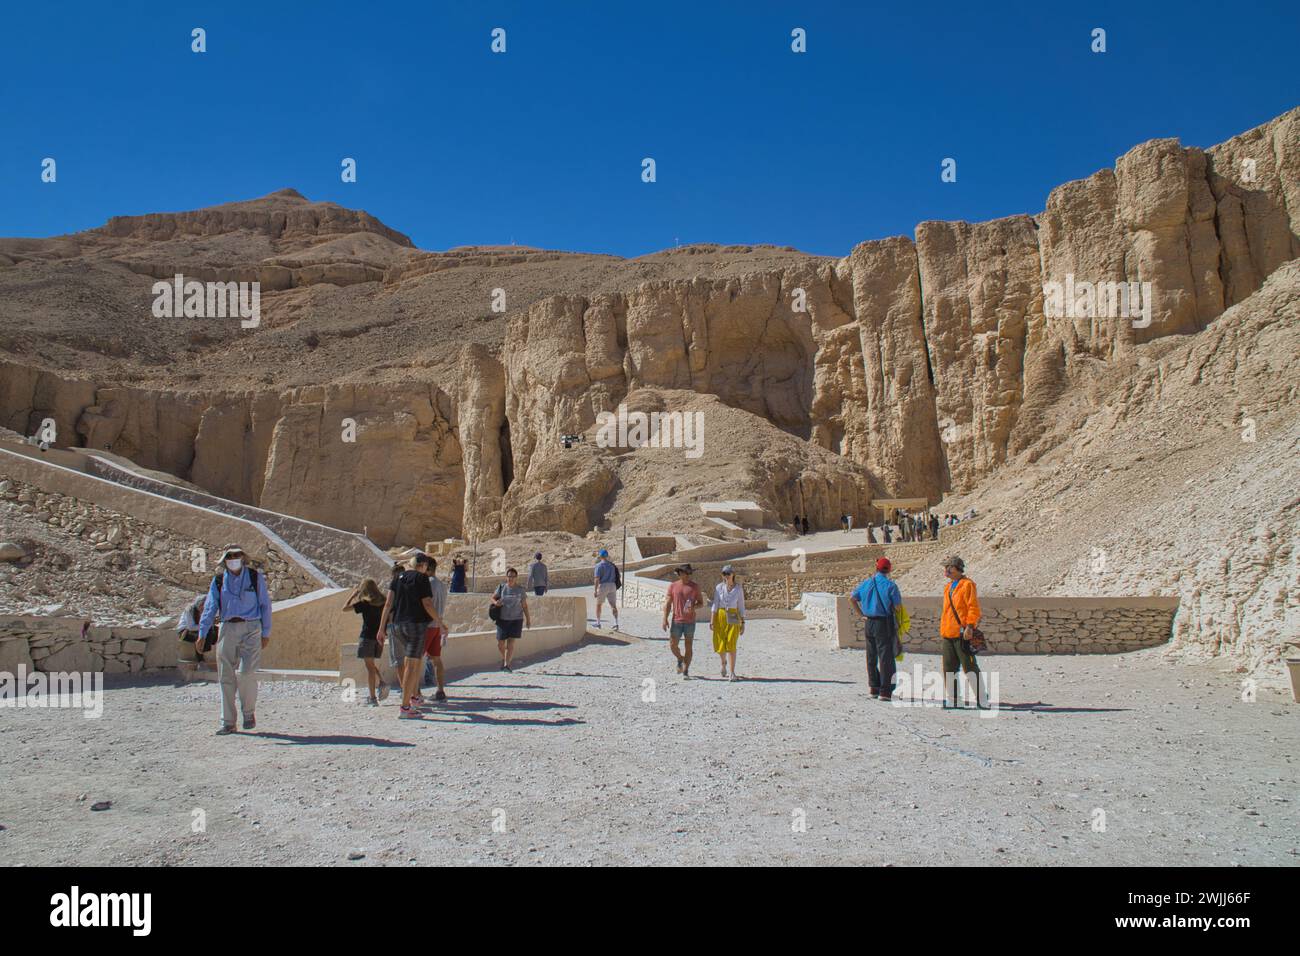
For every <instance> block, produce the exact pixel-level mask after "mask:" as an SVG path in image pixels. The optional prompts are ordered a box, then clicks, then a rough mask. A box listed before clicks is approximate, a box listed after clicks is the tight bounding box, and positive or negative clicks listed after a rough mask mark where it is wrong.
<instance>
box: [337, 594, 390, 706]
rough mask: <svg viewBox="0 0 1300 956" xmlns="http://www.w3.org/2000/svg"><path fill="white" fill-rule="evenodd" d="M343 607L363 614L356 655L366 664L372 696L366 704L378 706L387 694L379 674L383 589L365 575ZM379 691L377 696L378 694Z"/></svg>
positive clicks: (367, 679)
mask: <svg viewBox="0 0 1300 956" xmlns="http://www.w3.org/2000/svg"><path fill="white" fill-rule="evenodd" d="M343 610H345V611H347V610H352V611H354V612H356V613H357V614H360V615H361V635H360V636H359V637H358V638H357V657H359V658H360V659H361V660H362V661H363V662H364V663H365V665H366V686H367V687H368V688H369V690H370V696H369V697H368V698H366V706H368V707H378V706H379V702H380V701H381V700H384V699H385V698H387V697H388V685H387V684H385V683H384V679H383V677H381V676H380V674H379V648H380V645H381V643H382V642H381V641H380V640H379V619H380V618H382V617H383V616H384V592H383V591H381V590H379V584H378V583H377V582H376V581H375V579H374V578H366V579H365V580H364V581H362V582H361V586H360V587H358V588H357V589H356V590H354V591H353V592H352V594H351V595H350V596H349V597H348V600H347V603H345V604H344V605H343ZM376 694H377V695H378V696H376Z"/></svg>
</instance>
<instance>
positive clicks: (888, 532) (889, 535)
mask: <svg viewBox="0 0 1300 956" xmlns="http://www.w3.org/2000/svg"><path fill="white" fill-rule="evenodd" d="M880 530H881V531H883V532H884V533H885V544H889V543H890V542H891V541H892V540H893V537H894V529H893V528H892V527H890V525H889V522H888V521H886V522H885V523H884V524H883V525H881V526H880Z"/></svg>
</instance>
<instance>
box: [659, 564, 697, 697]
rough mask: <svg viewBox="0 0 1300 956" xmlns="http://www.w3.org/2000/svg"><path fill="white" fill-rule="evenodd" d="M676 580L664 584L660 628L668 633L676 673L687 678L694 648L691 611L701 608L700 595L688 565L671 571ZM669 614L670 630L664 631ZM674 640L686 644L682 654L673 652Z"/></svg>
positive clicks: (692, 613) (693, 618) (693, 620)
mask: <svg viewBox="0 0 1300 956" xmlns="http://www.w3.org/2000/svg"><path fill="white" fill-rule="evenodd" d="M673 572H674V573H675V574H676V575H677V580H676V581H674V582H673V583H672V584H670V585H668V600H666V601H665V602H664V623H663V629H664V630H665V631H668V649H669V650H671V651H672V652H673V657H675V658H677V673H679V674H681V675H682V678H683V679H688V678H689V677H690V676H691V655H692V651H693V649H694V646H695V609H696V608H698V607H702V606H703V605H704V592H703V591H701V590H700V586H699V585H698V584H696V583H695V582H694V581H692V580H691V574H692V570H691V566H690V565H689V564H683V565H682V566H681V567H677V568H673ZM670 611H671V612H672V615H673V625H672V630H669V628H668V614H669V612H670ZM678 638H682V639H684V640H685V641H686V653H685V654H682V653H681V652H680V651H678V649H677V641H678Z"/></svg>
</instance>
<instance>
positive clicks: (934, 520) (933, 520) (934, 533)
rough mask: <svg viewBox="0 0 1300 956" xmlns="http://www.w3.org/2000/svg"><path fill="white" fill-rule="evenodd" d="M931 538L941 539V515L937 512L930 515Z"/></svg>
mask: <svg viewBox="0 0 1300 956" xmlns="http://www.w3.org/2000/svg"><path fill="white" fill-rule="evenodd" d="M930 538H931V540H934V541H938V540H939V516H938V515H936V514H932V515H930Z"/></svg>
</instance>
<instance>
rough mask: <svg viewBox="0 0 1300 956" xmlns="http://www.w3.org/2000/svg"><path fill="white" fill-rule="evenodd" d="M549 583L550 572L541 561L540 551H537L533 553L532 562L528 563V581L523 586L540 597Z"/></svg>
mask: <svg viewBox="0 0 1300 956" xmlns="http://www.w3.org/2000/svg"><path fill="white" fill-rule="evenodd" d="M550 583H551V577H550V574H549V572H547V570H546V565H544V564H543V563H542V552H540V551H538V552H537V553H536V554H534V555H533V563H532V564H530V565H528V581H527V583H526V584H525V585H524V587H525V588H527V589H528V590H529V591H532V592H533V593H534V594H535V595H537V596H538V597H541V596H542V595H543V594H545V593H546V589H547V588H548V587H550Z"/></svg>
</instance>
